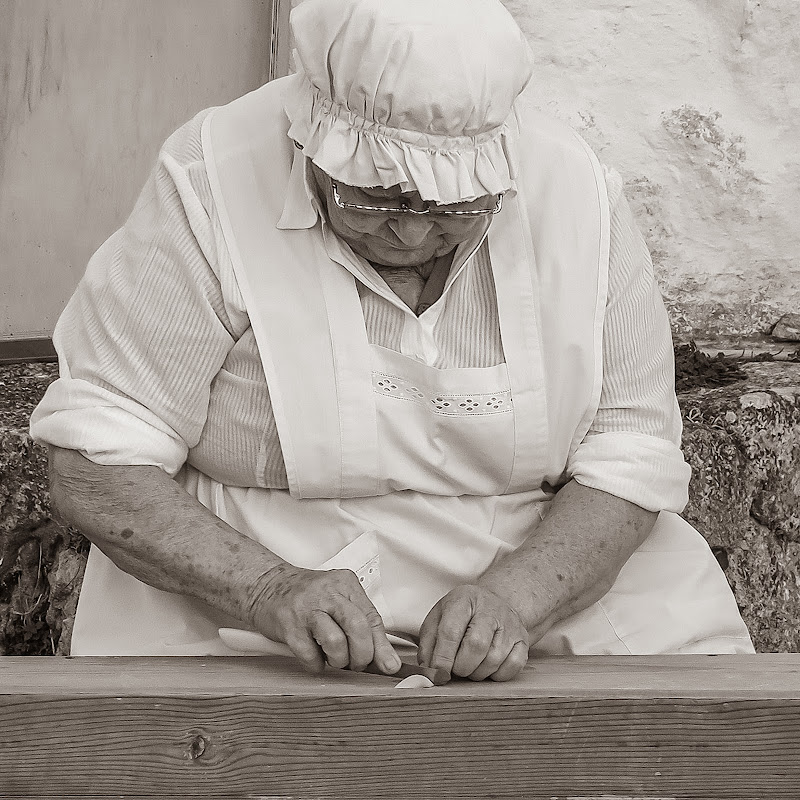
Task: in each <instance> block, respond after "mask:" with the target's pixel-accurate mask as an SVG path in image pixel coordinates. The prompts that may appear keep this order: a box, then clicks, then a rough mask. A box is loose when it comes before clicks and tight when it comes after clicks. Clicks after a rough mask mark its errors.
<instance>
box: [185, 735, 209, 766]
mask: <svg viewBox="0 0 800 800" xmlns="http://www.w3.org/2000/svg"><path fill="white" fill-rule="evenodd" d="M207 744H208V741H207V740H206V738H205V737H204V736H201V735H200V734H197V736H195V737H194V739H192V741H191V743H190V744H189V751H188V753H187V755H188V756H189V759H190V760H191V761H194V760H195V759H197V758H200V756H202V755H203V753H205V751H206V745H207Z"/></svg>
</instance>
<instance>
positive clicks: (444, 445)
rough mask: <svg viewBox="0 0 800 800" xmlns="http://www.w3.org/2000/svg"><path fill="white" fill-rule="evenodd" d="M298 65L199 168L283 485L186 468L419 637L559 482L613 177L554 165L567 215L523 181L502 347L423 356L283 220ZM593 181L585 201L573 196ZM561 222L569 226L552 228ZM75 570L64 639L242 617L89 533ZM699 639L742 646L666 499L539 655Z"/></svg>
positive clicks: (269, 539) (196, 644) (514, 209)
mask: <svg viewBox="0 0 800 800" xmlns="http://www.w3.org/2000/svg"><path fill="white" fill-rule="evenodd" d="M290 81H291V79H284V80H283V81H276V82H273V84H268V85H267V86H265V87H262V89H260V90H257V92H254V93H251V95H247V96H245V97H244V98H241V99H240V100H238V101H235V102H234V103H232V104H230V105H229V106H225V107H223V108H221V109H218V110H216V111H215V112H212V113H211V114H210V115H209V117H208V118H207V119H206V121H205V124H204V127H203V150H204V157H205V160H206V167H207V170H208V175H209V180H210V184H211V188H212V192H213V195H214V200H215V204H216V207H217V210H218V213H219V216H220V221H221V224H222V228H223V231H224V234H225V239H226V244H227V246H228V249H229V252H230V255H231V260H232V263H233V266H234V270H235V272H236V277H237V281H238V283H239V287H240V290H241V292H242V296H243V298H244V300H245V304H246V306H247V309H248V314H249V316H250V321H251V324H252V327H253V332H254V334H255V338H256V342H257V345H258V348H259V352H260V354H261V357H262V362H263V365H264V372H265V375H266V379H267V383H268V385H269V389H270V398H271V401H272V404H273V409H274V413H275V420H276V425H277V429H278V436H279V439H280V445H281V450H282V453H283V456H284V460H285V463H286V472H287V476H288V480H289V490H288V491H284V490H271V489H258V488H249V489H246V488H236V487H226V486H223V485H221V484H219V483H217V482H216V481H214V480H212V479H211V478H209V477H208V476H206V475H204V474H202V473H200V472H198V471H197V470H196V469H194V468H192V467H191V466H190V465H187V466H185V467H184V469H183V470H182V471H181V473H180V474H179V475H178V477H177V478H176V479H177V480H178V481H179V482H180V483H181V484H182V485H183V486H184V488H185V489H186V490H187V492H189V493H190V494H192V495H193V496H194V497H196V498H197V499H198V500H199V501H200V502H201V503H203V505H205V506H206V507H207V508H209V509H210V510H211V511H212V512H213V513H214V514H216V515H217V516H219V517H220V518H222V519H224V520H225V521H226V522H228V523H229V524H230V525H232V526H233V527H234V528H236V529H237V530H239V531H240V532H242V533H243V534H245V535H247V536H249V537H251V538H254V539H256V540H257V541H259V542H261V543H262V544H264V545H265V546H266V547H268V548H269V549H270V550H272V551H273V552H275V553H276V554H278V555H279V556H281V557H282V558H284V559H286V560H288V561H291V562H292V563H294V564H297V565H298V566H302V567H308V568H315V569H326V568H334V567H348V568H351V569H353V571H354V572H356V574H357V575H358V576H359V578H360V579H362V583H363V584H364V586H365V590H366V591H367V593H368V595H369V596H370V599H371V600H372V601H373V603H374V604H375V606H376V608H377V609H378V611H379V612H380V613H381V615H382V616H383V618H384V621H385V623H386V626H387V628H388V629H390V630H392V631H394V632H396V633H397V634H398V635H400V636H403V637H406V638H412V639H413V637H414V636H416V634H417V633H418V630H419V626H420V624H421V623H422V621H423V619H424V617H425V615H426V614H427V613H428V611H429V610H430V608H431V607H432V606H433V604H434V603H435V602H436V601H437V600H439V599H440V598H441V597H442V596H443V595H444V594H446V593H447V592H448V591H450V590H451V589H452V588H454V587H455V586H457V585H459V584H463V583H469V582H473V581H475V580H476V579H477V578H478V577H479V576H480V575H481V574H482V573H483V572H484V571H485V570H486V569H487V568H488V567H489V566H490V565H491V564H492V563H493V561H494V560H495V559H497V558H498V557H501V556H502V555H504V554H506V553H508V552H510V551H511V550H513V549H515V548H516V547H518V546H519V545H520V544H521V543H522V542H523V541H524V540H525V538H526V537H527V536H528V535H529V534H530V532H531V531H532V530H533V529H534V528H535V526H536V525H537V524H538V522H539V521H540V520H541V519H542V518H543V517H544V515H545V514H546V507H547V503H548V501H549V499H550V497H551V495H550V494H548V493H547V492H546V491H544V490H543V489H542V488H541V487H542V485H543V484H544V483H545V481H554V480H556V479H557V477H558V476H559V474H560V472H561V469H562V468H563V466H562V465H563V464H564V463H566V459H567V456H568V454H569V452H570V451H571V449H573V448H574V447H576V446H577V444H578V443H579V442H580V441H581V439H582V438H583V436H584V435H585V433H586V430H587V429H588V426H589V424H590V422H591V419H592V417H593V416H594V413H595V411H596V407H597V402H598V398H599V391H600V385H601V381H602V374H601V369H600V350H599V348H600V336H599V332H600V331H601V330H602V309H603V307H604V303H605V273H606V269H607V245H608V229H607V227H608V208H607V201H604V198H605V195H604V194H603V192H602V191H601V189H600V187H601V186H602V187H604V183H603V179H602V175H601V173H600V167H599V164H597V162H596V159H594V158H593V157H589V156H584V157H583V160H578V161H577V162H575V164H573V161H575V160H574V159H572V160H568V163H567V164H562V165H561V166H560V167H559V169H560V170H561V172H560V173H559V176H560V178H561V179H563V180H560V181H558V184H559V185H561V184H562V183H566V184H567V185H568V186H567V188H566V189H564V190H563V192H564V195H563V196H564V203H565V204H566V205H563V204H562V205H561V206H560V205H559V198H558V196H552V197H550V198H549V199H550V201H551V202H550V205H549V206H548V208H549V211H548V212H547V213H549V214H553V213H554V214H555V219H556V220H558V217H559V212H560V213H561V216H562V217H566V219H567V222H566V223H564V222H563V220H562V222H561V223H558V222H555V223H554V221H553V218H550V217H546V216H545V212H541V219H540V220H539V221H538V222H537V221H536V220H532V213H540V212H538V211H536V212H531V211H530V209H531V208H538V207H539V204H537V203H534V202H528V201H527V200H526V198H525V194H524V192H523V191H522V189H520V191H519V192H518V193H517V195H516V196H513V197H509V198H507V200H506V201H505V202H504V208H503V211H502V212H501V213H500V214H499V215H498V216H497V218H495V220H493V223H492V226H491V229H490V234H489V237H488V242H485V243H483V244H482V245H481V246H482V247H488V249H489V253H490V257H491V264H492V273H493V276H494V281H495V288H496V295H497V308H498V316H499V320H500V331H501V337H502V342H503V351H504V357H505V363H504V364H499V365H496V366H493V367H488V368H468V369H436V368H434V367H432V366H430V365H429V364H426V363H424V362H423V361H421V360H419V359H417V358H411V357H409V356H408V355H403V354H401V353H396V352H394V351H391V350H387V349H385V348H381V347H378V346H375V345H371V344H370V343H369V341H368V338H367V332H366V328H365V323H364V317H363V312H362V309H361V305H360V300H359V297H358V292H357V288H356V282H355V281H356V278H355V275H354V272H353V271H351V268H350V267H348V266H347V265H346V264H342V263H337V261H336V260H334V259H333V258H332V256H331V255H330V253H329V251H328V250H327V249H326V247H325V242H324V237H323V236H322V232H321V231H320V230H319V228H318V227H317V228H315V229H311V230H292V231H285V230H280V229H279V228H278V227H277V222H278V220H279V219H280V216H281V211H282V207H283V194H284V192H283V188H284V187H285V186H286V185H287V183H288V181H289V180H290V178H291V176H290V175H289V172H288V165H289V164H291V163H294V170H293V172H294V173H295V178H296V177H297V174H298V169H299V167H298V165H299V164H301V161H300V159H302V158H303V156H302V154H300V153H299V151H297V150H296V149H295V148H293V146H292V143H291V142H290V141H289V140H288V139H287V137H286V133H285V132H286V127H287V126H286V121H285V119H284V118H283V117H282V115H280V114H276V111H275V110H276V108H277V107H279V106H278V100H279V98H280V93H281V91H284V90H286V89H287V87H290V86H291V83H290ZM546 133H547V132H546ZM547 136H549V133H547ZM547 136H543V137H541V139H542V140H541V142H540V144H542V145H543V146H544V145H545V144H546V139H547ZM281 155H282V156H283V158H280V156H281ZM541 161H543V162H544V164H545V165H547V166H543V174H542V175H541V176H538V178H537V176H531V180H530V181H528V180H527V178H528V175H526V181H525V186H526V187H527V186H529V185H532V186H534V187H535V186H536V185H537V180H539V182H540V183H541V182H542V181H547V180H549V177H548V175H547V174H545V173H546V170H547V169H553V167H552V163H553V160H552V159H546V158H542V159H541ZM556 162H557V160H556ZM570 165H572V166H570ZM571 181H572V183H574V185H573V186H570V183H571ZM522 183H523V182H522V181H520V184H522ZM276 186H277V187H279V190H276V188H275V187H276ZM589 189H591V190H592V191H593V192H594V194H593V195H591V196H592V197H594V198H595V200H593V201H591V202H583V201H581V202H578V203H575V202H573V198H574V197H575V196H581V197H582V196H585V195H586V193H587V192H588V191H589ZM598 193H599V194H598ZM534 195H535V196H534V198H533V199H534V200H535V199H536V196H538V195H536V192H534ZM529 199H530V198H529ZM319 224H320V223H318V225H319ZM554 224H566V225H567V227H568V228H570V229H572V228H574V229H575V230H577V231H580V232H581V236H570V235H565V236H561V237H559V236H556V237H555V238H554V237H553V235H552V234H548V231H549V230H550V228H551V227H552V226H553V225H554ZM537 226H538V227H537ZM537 231H540V232H541V235H538V234H537ZM548 237H549V238H548ZM562 239H563V240H564V242H565V244H564V245H563V247H562V246H560V245H558V242H560V241H561V240H562ZM553 242H556V246H553V244H552V243H553ZM570 247H571V248H572V249H570ZM534 253H535V258H534ZM286 265H291V268H289V269H287V268H286ZM586 276H589V281H590V282H589V284H588V291H587V288H586ZM570 280H571V281H572V284H574V286H573V285H572V284H571V283H570ZM543 281H544V282H545V283H546V284H547V291H548V296H550V295H551V294H552V295H553V296H557V295H558V292H559V291H561V292H563V293H565V294H570V293H571V292H573V291H575V287H576V286H578V285H581V293H580V294H576V295H575V300H574V303H575V307H576V309H575V310H576V311H577V312H578V313H577V314H576V317H575V320H574V322H573V323H572V324H570V325H569V331H566V330H565V331H564V334H563V337H562V338H564V339H566V341H565V342H564V344H563V345H562V346H563V347H564V348H566V350H565V352H566V353H567V354H568V356H569V360H568V364H567V365H566V366H563V365H562V362H563V361H564V359H560V358H558V356H559V355H560V351H559V350H558V349H555V350H554V352H555V353H556V356H555V357H554V360H555V361H556V362H557V363H556V364H545V362H544V359H543V355H542V342H545V343H547V344H548V346H549V345H550V340H552V339H553V337H554V336H555V333H554V332H558V331H560V330H561V328H563V327H564V325H565V323H564V321H563V320H562V319H561V318H560V317H558V309H557V308H555V309H544V308H540V307H539V305H538V297H539V296H540V294H541V292H540V291H539V285H540V284H541V283H542V282H543ZM560 284H563V285H560ZM581 298H582V299H581ZM443 302H444V298H440V300H438V301H437V302H436V303H434V304H433V306H431V307H430V308H429V309H428V310H427V311H425V312H424V314H423V315H422V316H421V317H420V321H419V324H422V323H423V322H424V321H425V316H426V315H431V316H434V315H436V314H438V313H439V312H440V311H441V304H442V303H443ZM581 302H582V303H583V310H584V311H585V313H584V314H581V313H580V312H581V306H580V303H581ZM554 305H557V304H554ZM562 310H563V309H562ZM548 315H550V317H548ZM430 318H431V317H429V319H430ZM581 326H583V327H581ZM548 337H550V339H548ZM570 337H571V338H570ZM553 346H554V347H555V346H556V345H555V343H553ZM570 365H572V369H573V373H570V372H569V369H570ZM576 365H577V366H576ZM559 370H561V371H560V372H559ZM581 370H583V372H584V373H585V374H584V375H583V379H581ZM554 375H556V376H559V377H560V378H561V380H562V384H563V391H564V397H565V400H564V403H563V404H561V403H559V405H560V406H562V405H563V407H559V408H553V407H552V403H550V404H548V396H547V392H546V388H545V387H546V385H547V381H548V380H549V381H552V380H553V376H554ZM86 575H87V581H86V583H85V585H84V590H83V592H82V594H81V599H80V607H79V614H78V619H77V620H76V624H75V632H74V634H73V652H74V653H75V654H91V653H93V652H95V653H96V652H104V653H107V654H123V653H127V654H132V653H141V654H176V655H178V654H208V655H213V654H232V653H234V652H236V651H235V650H232V649H230V648H229V647H227V646H226V644H225V643H224V642H223V641H222V639H220V637H219V635H218V629H219V628H238V627H241V625H240V623H238V622H237V621H236V620H231V619H229V618H226V617H225V616H224V615H221V614H219V613H217V612H214V611H213V610H212V609H209V608H208V607H207V606H205V605H204V604H202V603H199V602H198V601H194V600H191V599H189V598H184V597H177V596H175V595H171V594H168V593H165V592H160V591H158V590H155V589H152V588H151V587H148V586H145V585H144V584H142V583H140V582H139V581H137V580H136V579H134V578H132V577H130V576H128V575H126V574H124V573H122V572H121V571H119V570H118V569H117V568H116V567H114V565H113V564H112V563H111V562H110V561H109V560H108V559H107V558H106V557H105V556H103V554H102V553H100V552H99V551H98V550H97V549H96V548H92V553H91V555H90V560H89V564H88V565H87V573H86ZM701 610H702V612H703V613H700V611H701ZM698 616H699V617H701V619H700V620H698ZM709 636H712V637H718V639H717V640H716V641H715V643H714V644H713V647H716V648H722V649H717V650H713V651H712V652H731V651H732V650H731V648H734V649H735V648H738V647H741V648H746V647H747V646H749V638H747V634H746V630H744V625H743V623H742V622H741V618H740V617H739V615H738V610H737V609H736V606H735V603H734V601H733V597H732V594H731V592H730V589H729V588H728V586H727V582H726V581H725V578H724V576H723V574H722V572H721V571H720V570H719V568H718V566H717V565H716V561H715V560H714V558H713V556H712V554H711V552H710V550H709V548H708V546H707V545H706V543H705V541H704V540H703V539H702V537H701V536H700V535H699V534H698V533H697V532H696V531H694V530H693V529H692V528H691V527H690V526H688V525H687V524H686V523H684V522H683V521H682V520H680V518H679V517H677V516H675V515H672V514H661V515H660V518H659V522H658V523H657V526H656V530H655V531H654V535H653V536H652V537H651V538H650V539H649V540H648V542H647V543H646V545H645V546H643V548H640V551H638V552H637V553H636V554H635V555H634V557H633V558H632V559H631V560H630V561H629V563H628V564H627V565H626V566H625V568H624V569H623V571H622V572H621V573H620V576H619V579H618V581H617V583H616V584H615V586H614V588H613V589H612V590H611V592H609V594H608V595H606V597H604V598H603V600H602V601H600V602H599V603H596V604H595V605H594V606H592V607H591V608H590V609H587V610H586V611H584V612H582V613H581V614H578V615H575V616H574V617H572V618H570V619H569V620H564V621H563V622H562V623H560V624H559V625H557V626H555V627H554V628H553V629H552V630H551V631H550V632H549V633H548V634H547V635H546V636H545V637H544V639H542V640H541V641H540V642H539V643H537V645H536V647H535V649H534V651H533V652H535V653H541V654H563V653H582V652H587V653H628V652H640V651H641V652H666V651H679V650H680V649H681V648H682V647H687V646H690V645H692V643H696V644H695V646H697V647H705V646H708V645H706V644H704V642H705V641H706V640H707V639H708V638H709ZM725 648H728V649H727V650H726V649H725Z"/></svg>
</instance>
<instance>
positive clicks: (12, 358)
mask: <svg viewBox="0 0 800 800" xmlns="http://www.w3.org/2000/svg"><path fill="white" fill-rule="evenodd" d="M28 361H58V355H57V354H56V350H55V348H54V347H53V341H52V339H50V338H49V337H41V338H36V339H25V338H19V337H18V338H16V339H0V364H19V363H23V362H28Z"/></svg>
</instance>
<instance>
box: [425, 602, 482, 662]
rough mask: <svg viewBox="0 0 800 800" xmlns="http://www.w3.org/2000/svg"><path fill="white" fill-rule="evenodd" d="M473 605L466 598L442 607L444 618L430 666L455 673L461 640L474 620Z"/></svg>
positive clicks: (437, 635)
mask: <svg viewBox="0 0 800 800" xmlns="http://www.w3.org/2000/svg"><path fill="white" fill-rule="evenodd" d="M472 613H473V608H472V603H470V602H469V600H467V599H465V598H459V599H455V600H453V601H452V602H449V603H445V604H444V605H443V607H442V618H441V619H440V620H439V625H438V627H437V629H436V644H435V645H434V648H433V656H432V657H431V661H430V664H429V666H431V667H433V668H434V669H446V670H447V671H448V672H452V671H453V663H454V662H455V660H456V654H457V653H458V648H459V647H460V646H461V640H462V639H463V638H464V634H465V633H466V631H467V627H468V626H469V623H470V622H471V620H472Z"/></svg>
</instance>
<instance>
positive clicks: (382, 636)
mask: <svg viewBox="0 0 800 800" xmlns="http://www.w3.org/2000/svg"><path fill="white" fill-rule="evenodd" d="M350 574H351V575H352V576H353V578H354V579H355V582H354V585H352V586H351V589H350V593H349V599H350V600H351V601H352V603H353V604H354V605H355V606H356V607H357V608H358V609H359V610H360V611H361V613H362V614H363V615H364V619H365V620H366V623H367V626H368V628H369V635H370V637H371V640H372V649H371V651H370V657H369V660H368V661H367V662H366V663H365V664H364V667H366V666H367V665H368V664H370V663H374V664H375V665H376V666H377V667H378V669H379V670H381V671H382V672H385V673H386V674H388V675H392V674H394V673H395V672H397V670H398V669H400V666H401V664H402V661H400V656H398V655H397V653H396V652H395V649H394V647H392V644H391V642H390V641H389V640H388V639H387V638H386V628H385V626H384V624H383V617H381V615H380V612H379V611H378V609H377V608H375V606H374V605H373V604H372V601H371V600H370V599H369V596H368V595H367V593H366V592H365V591H364V587H363V586H362V585H361V583H360V582H359V581H358V578H357V577H356V575H355V573H353V572H351V573H350ZM365 653H366V651H365ZM358 655H359V656H362V655H363V654H362V653H361V652H360V651H359V653H358ZM351 658H352V649H351ZM362 669H363V667H362Z"/></svg>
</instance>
